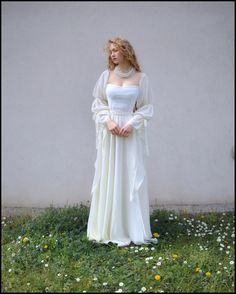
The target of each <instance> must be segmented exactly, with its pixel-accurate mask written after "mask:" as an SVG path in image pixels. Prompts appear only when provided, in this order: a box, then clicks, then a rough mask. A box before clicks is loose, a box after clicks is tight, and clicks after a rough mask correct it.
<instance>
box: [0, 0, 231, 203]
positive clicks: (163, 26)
mask: <svg viewBox="0 0 236 294" xmlns="http://www.w3.org/2000/svg"><path fill="white" fill-rule="evenodd" d="M113 36H122V37H125V38H127V39H128V40H130V42H131V43H132V44H133V46H134V48H135V51H136V53H137V56H138V59H139V61H140V64H141V67H142V69H143V71H144V72H146V73H147V74H148V75H149V77H150V79H151V81H152V86H153V89H154V92H155V94H156V95H155V100H154V109H155V115H154V117H153V119H152V120H151V121H150V123H149V129H148V138H149V147H150V157H149V159H148V175H149V177H148V181H149V191H150V203H151V204H153V205H155V204H156V205H164V204H177V205H181V204H184V205H186V204H203V205H204V204H209V203H219V204H227V203H229V204H230V203H233V202H234V179H233V178H234V159H233V158H232V147H233V146H234V124H233V123H234V54H233V52H234V47H233V46H234V3H233V2H204V1H202V2H191V1H190V2H145V1H143V2H87V3H86V2H66V1H64V2H2V200H3V205H4V206H14V207H15V206H23V207H24V206H25V207H32V206H35V207H46V206H49V205H50V204H53V205H57V206H63V205H65V204H74V203H78V202H86V201H87V200H91V195H90V190H91V185H92V180H93V175H94V162H95V159H96V149H95V126H94V122H93V121H92V113H91V110H90V108H91V104H92V101H93V97H92V89H93V86H94V84H95V82H96V80H97V78H98V77H99V75H100V73H101V72H102V71H103V70H104V69H105V68H106V57H105V54H104V52H103V46H104V43H105V42H106V40H107V39H108V38H110V37H113Z"/></svg>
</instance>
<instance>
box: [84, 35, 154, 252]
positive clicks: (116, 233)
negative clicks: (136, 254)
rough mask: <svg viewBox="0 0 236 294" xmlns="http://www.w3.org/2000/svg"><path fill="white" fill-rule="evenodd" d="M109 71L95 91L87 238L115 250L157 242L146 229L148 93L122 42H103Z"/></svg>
mask: <svg viewBox="0 0 236 294" xmlns="http://www.w3.org/2000/svg"><path fill="white" fill-rule="evenodd" d="M106 50H107V52H108V69H107V70H105V71H104V72H103V73H102V74H101V76H100V77H99V79H98V81H97V83H96V85H95V87H94V91H93V96H94V98H95V99H94V101H93V103H92V108H91V110H92V112H93V119H94V121H95V125H96V148H97V159H96V162H95V175H94V180H93V185H92V190H91V194H92V201H91V207H90V213H89V219H88V228H87V237H88V239H89V240H94V241H96V242H100V243H105V244H107V243H109V242H112V243H116V244H117V245H118V246H128V245H129V244H130V243H131V242H133V243H134V244H136V245H138V244H144V243H149V242H155V243H156V242H157V240H156V239H155V238H152V233H151V229H150V215H149V197H148V187H147V177H146V156H147V155H148V146H147V137H146V126H147V121H148V120H149V119H150V118H151V117H152V116H153V105H152V104H151V99H152V98H151V88H150V85H149V79H148V77H147V75H146V74H145V73H143V72H141V69H140V66H139V64H138V61H137V58H136V55H135V52H134V49H133V47H132V45H131V44H130V43H129V42H128V41H127V40H125V39H122V38H114V39H111V40H109V41H108V42H107V44H106Z"/></svg>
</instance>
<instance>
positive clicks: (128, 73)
mask: <svg viewBox="0 0 236 294" xmlns="http://www.w3.org/2000/svg"><path fill="white" fill-rule="evenodd" d="M114 73H115V74H116V75H117V76H118V77H120V78H129V77H131V76H132V75H133V74H134V73H135V69H134V68H133V67H132V66H131V67H130V68H129V69H128V70H127V71H123V70H121V69H120V67H119V65H117V66H116V67H115V69H114Z"/></svg>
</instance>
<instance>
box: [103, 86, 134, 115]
mask: <svg viewBox="0 0 236 294" xmlns="http://www.w3.org/2000/svg"><path fill="white" fill-rule="evenodd" d="M138 94H139V87H138V86H136V85H125V86H118V85H115V84H107V87H106V95H107V100H108V105H109V108H110V111H121V112H133V109H134V105H135V102H136V100H137V97H138Z"/></svg>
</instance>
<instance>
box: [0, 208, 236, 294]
mask: <svg viewBox="0 0 236 294" xmlns="http://www.w3.org/2000/svg"><path fill="white" fill-rule="evenodd" d="M88 212H89V208H88V207H87V206H84V205H82V204H81V205H78V206H73V207H65V208H63V209H59V208H53V207H51V208H49V209H48V210H46V211H45V212H44V213H42V214H41V215H39V216H37V217H35V218H32V217H30V216H18V217H13V218H10V217H9V218H2V289H1V290H2V292H77V293H78V292H79V293H85V292H98V293H102V292H107V293H115V292H135V293H143V292H154V293H160V292H172V293H173V292H187V293H190V292H195V293H196V292H197V293H199V292H219V293H220V292H223V293H225V292H234V258H235V256H234V255H235V251H234V245H235V244H234V239H235V237H234V236H235V235H234V234H235V231H234V212H225V213H216V212H210V213H207V214H195V215H190V214H188V213H186V212H185V213H180V214H177V213H175V212H173V211H166V210H155V211H154V212H153V213H152V215H151V226H152V233H153V234H154V236H156V237H157V238H158V240H159V242H158V243H157V244H155V245H153V244H149V245H142V246H141V245H139V246H136V245H134V244H131V245H130V246H129V247H126V248H122V247H117V246H116V245H114V244H109V245H104V244H97V243H93V242H90V241H88V240H87V238H86V228H87V219H88Z"/></svg>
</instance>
